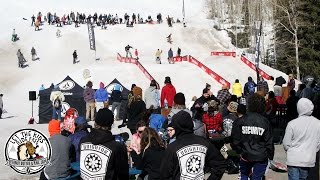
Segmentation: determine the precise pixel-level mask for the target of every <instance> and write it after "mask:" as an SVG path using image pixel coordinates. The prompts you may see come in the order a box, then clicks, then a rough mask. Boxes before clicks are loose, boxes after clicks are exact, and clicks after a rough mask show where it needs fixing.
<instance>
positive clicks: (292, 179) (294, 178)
mask: <svg viewBox="0 0 320 180" xmlns="http://www.w3.org/2000/svg"><path fill="white" fill-rule="evenodd" d="M309 170H310V168H309V167H295V166H288V179H289V180H305V179H307V177H308V174H309Z"/></svg>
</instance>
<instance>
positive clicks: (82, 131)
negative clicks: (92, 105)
mask: <svg viewBox="0 0 320 180" xmlns="http://www.w3.org/2000/svg"><path fill="white" fill-rule="evenodd" d="M75 126H76V130H75V132H74V133H73V134H71V135H70V136H68V137H69V139H70V140H71V144H72V145H73V147H74V148H73V149H74V150H75V154H76V162H79V161H80V149H79V147H80V140H81V139H82V138H84V137H87V136H88V134H89V132H88V130H87V128H88V127H89V125H88V123H87V120H86V119H85V118H84V117H83V116H79V117H77V118H76V120H75Z"/></svg>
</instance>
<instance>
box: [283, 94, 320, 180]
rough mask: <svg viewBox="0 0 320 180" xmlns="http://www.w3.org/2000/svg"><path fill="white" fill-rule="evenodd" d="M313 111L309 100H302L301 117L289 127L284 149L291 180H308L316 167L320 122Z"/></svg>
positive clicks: (319, 141)
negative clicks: (311, 169) (309, 174)
mask: <svg viewBox="0 0 320 180" xmlns="http://www.w3.org/2000/svg"><path fill="white" fill-rule="evenodd" d="M313 109H314V105H313V103H312V102H311V101H310V100H309V99H307V98H301V99H300V100H299V101H298V104H297V110H298V113H299V117H298V118H296V119H294V120H292V121H290V122H289V123H288V125H287V128H286V132H285V135H284V138H283V147H284V150H285V151H286V154H287V162H286V164H287V166H288V177H289V180H294V179H306V178H307V177H308V172H309V170H310V168H311V167H314V166H315V162H316V153H317V152H318V151H319V149H320V121H319V119H317V118H315V117H313V116H312V115H311V114H312V111H313Z"/></svg>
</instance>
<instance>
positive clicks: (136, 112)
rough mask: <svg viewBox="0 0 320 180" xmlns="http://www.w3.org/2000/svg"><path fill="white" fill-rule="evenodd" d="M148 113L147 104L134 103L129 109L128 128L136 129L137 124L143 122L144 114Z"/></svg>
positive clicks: (141, 102)
mask: <svg viewBox="0 0 320 180" xmlns="http://www.w3.org/2000/svg"><path fill="white" fill-rule="evenodd" d="M145 111H146V104H145V103H144V101H142V100H137V101H133V102H132V103H131V105H130V108H129V118H128V124H127V127H128V128H129V129H136V124H137V123H138V122H139V121H140V120H142V118H143V113H144V112H145Z"/></svg>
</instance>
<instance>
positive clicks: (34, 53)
mask: <svg viewBox="0 0 320 180" xmlns="http://www.w3.org/2000/svg"><path fill="white" fill-rule="evenodd" d="M31 56H32V58H31V59H32V61H34V60H36V59H37V52H36V50H35V49H34V47H32V48H31Z"/></svg>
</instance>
